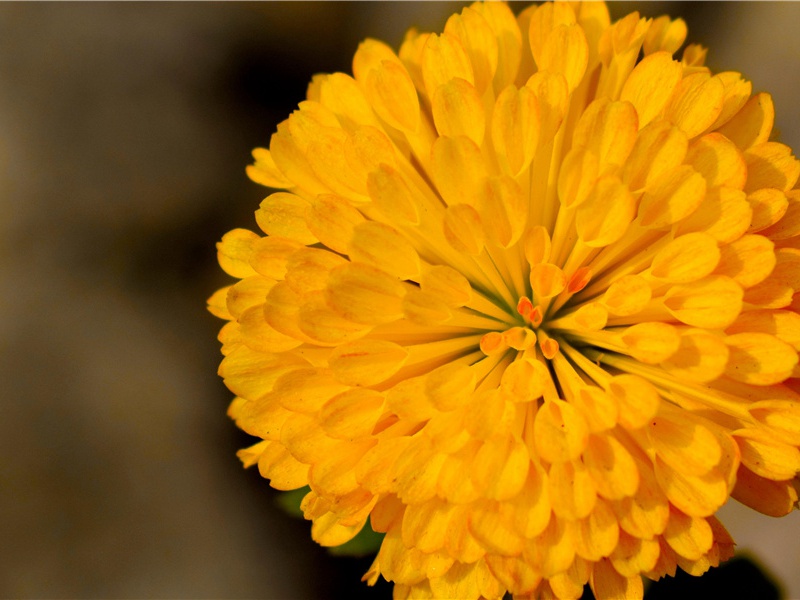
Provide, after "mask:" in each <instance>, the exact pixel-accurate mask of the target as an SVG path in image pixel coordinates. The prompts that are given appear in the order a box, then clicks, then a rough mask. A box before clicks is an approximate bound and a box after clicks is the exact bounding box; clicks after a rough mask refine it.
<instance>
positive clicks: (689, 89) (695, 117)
mask: <svg viewBox="0 0 800 600" xmlns="http://www.w3.org/2000/svg"><path fill="white" fill-rule="evenodd" d="M724 96H725V89H724V87H723V85H722V82H720V81H719V79H715V78H713V77H711V76H710V75H709V74H708V73H693V74H692V75H689V76H688V77H685V78H684V79H682V80H681V82H680V83H679V84H678V85H677V87H676V88H675V92H674V93H673V95H672V98H670V100H669V102H668V103H667V106H666V108H665V115H666V117H667V119H669V120H670V121H672V122H673V123H675V125H677V126H678V127H680V128H681V129H682V130H683V131H684V132H685V133H686V136H687V137H689V138H693V137H695V136H697V135H700V134H701V133H703V132H704V131H705V130H706V129H708V128H709V127H710V126H711V125H712V124H713V123H714V122H715V121H716V120H717V117H719V115H720V113H721V112H722V107H723V101H724Z"/></svg>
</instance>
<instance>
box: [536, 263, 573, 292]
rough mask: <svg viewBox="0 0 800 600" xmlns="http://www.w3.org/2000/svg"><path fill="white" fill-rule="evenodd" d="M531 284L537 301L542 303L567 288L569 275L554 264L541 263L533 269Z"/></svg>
mask: <svg viewBox="0 0 800 600" xmlns="http://www.w3.org/2000/svg"><path fill="white" fill-rule="evenodd" d="M530 283H531V288H532V289H533V294H534V296H535V297H536V300H537V301H542V300H544V299H545V298H552V297H553V296H557V295H558V294H560V293H561V292H562V291H563V290H564V288H566V287H567V275H566V273H564V271H562V270H561V269H559V268H558V267H557V266H555V265H554V264H552V263H541V264H538V265H536V266H534V267H533V268H532V269H531V274H530Z"/></svg>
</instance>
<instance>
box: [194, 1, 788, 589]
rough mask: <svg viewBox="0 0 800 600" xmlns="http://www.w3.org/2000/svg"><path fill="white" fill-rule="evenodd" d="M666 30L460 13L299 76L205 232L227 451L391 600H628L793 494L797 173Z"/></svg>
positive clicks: (699, 55)
mask: <svg viewBox="0 0 800 600" xmlns="http://www.w3.org/2000/svg"><path fill="white" fill-rule="evenodd" d="M686 36H687V29H686V25H685V23H684V22H683V21H682V20H680V19H677V20H673V19H670V18H669V17H659V18H657V19H648V18H643V17H641V16H640V15H639V14H638V13H632V14H629V15H627V16H626V17H624V18H622V19H620V20H619V21H616V22H613V23H612V22H611V20H610V18H609V13H608V10H607V8H606V6H605V5H604V4H602V3H599V2H586V3H579V2H570V3H566V2H565V3H561V2H559V3H555V4H552V3H546V4H542V5H539V6H530V7H528V8H525V9H523V10H522V11H521V12H520V13H519V14H517V15H515V14H514V13H513V12H512V10H511V9H510V8H509V6H507V5H506V4H504V3H501V2H487V3H480V2H479V3H475V4H472V5H470V6H469V7H467V8H464V9H463V10H462V11H461V12H460V13H459V14H455V15H453V16H451V17H450V18H449V19H448V20H447V23H446V24H445V26H444V29H443V31H442V32H439V33H423V32H419V31H416V30H411V31H409V33H408V34H407V35H406V38H405V41H404V42H403V44H402V45H401V47H400V48H399V49H398V50H397V51H395V50H393V49H392V48H389V47H388V46H387V45H385V44H383V43H381V42H379V41H377V40H372V39H370V40H366V41H364V42H363V43H362V44H361V45H360V46H359V47H358V49H357V51H356V53H355V56H354V59H353V65H352V73H353V74H352V75H349V74H345V73H334V74H330V75H317V76H315V77H314V79H313V80H312V82H311V83H310V85H309V87H308V91H307V95H306V98H305V100H304V101H302V102H300V104H299V105H298V108H297V110H295V111H294V112H293V113H292V114H291V115H290V116H289V117H288V118H287V119H286V120H285V121H283V122H282V123H281V124H279V125H278V127H277V131H276V132H275V133H274V134H273V136H272V138H271V140H270V142H269V145H268V146H269V147H268V148H259V149H257V150H255V151H254V153H253V155H254V158H255V163H254V164H253V165H251V166H250V167H248V169H247V173H248V175H249V176H250V177H251V179H253V180H254V181H255V182H257V183H260V184H262V185H265V186H266V187H269V188H271V189H272V190H273V191H271V192H270V194H269V195H268V196H267V197H266V199H265V200H264V201H263V202H262V203H261V205H260V207H259V208H258V210H257V211H256V214H255V223H256V224H257V226H258V228H259V229H260V231H258V232H255V231H250V230H246V229H236V230H234V231H232V232H230V233H228V234H226V235H225V236H224V237H223V238H222V241H221V242H220V243H219V244H218V246H217V248H218V257H219V263H220V265H221V267H222V268H223V269H224V270H225V271H226V272H227V273H228V274H229V275H231V276H232V277H233V278H235V279H236V282H235V283H233V284H232V285H230V286H228V287H226V288H224V289H222V290H219V291H218V292H216V293H215V294H214V295H213V296H212V297H211V298H210V299H209V310H210V311H211V312H212V313H213V314H215V315H216V316H218V317H220V318H222V319H225V320H226V321H227V323H226V324H225V325H224V326H223V327H222V330H221V331H220V334H219V339H220V341H221V343H222V353H223V355H224V358H223V360H222V364H221V366H220V369H219V373H220V375H221V376H222V378H223V379H224V382H225V384H226V385H227V386H228V388H229V389H230V390H231V392H232V393H233V394H234V395H235V396H236V399H235V400H234V401H233V403H232V404H231V406H230V410H229V414H230V416H231V417H232V418H233V419H234V420H235V421H236V424H237V425H238V426H239V427H240V428H241V429H243V430H244V431H245V432H247V433H248V434H250V435H252V436H254V437H255V438H257V439H258V441H257V443H255V444H254V445H253V446H251V447H250V448H247V449H245V450H242V451H241V452H240V453H239V456H240V458H241V459H242V461H243V462H244V464H245V466H251V465H258V468H259V471H260V473H261V474H262V475H263V476H264V477H265V478H267V479H268V480H269V481H270V484H271V485H272V486H273V487H274V488H277V489H279V490H295V489H300V488H304V487H306V486H307V487H308V491H307V494H306V495H305V498H304V499H303V501H302V503H301V505H300V508H301V509H302V512H303V514H304V516H305V518H306V519H308V520H310V521H312V526H311V535H312V537H313V538H314V540H316V541H317V542H318V543H319V544H321V545H323V546H339V545H342V544H345V543H347V542H348V541H350V540H352V539H353V538H354V537H355V536H357V535H358V534H359V532H361V531H362V530H364V528H368V529H371V530H373V531H374V532H377V533H379V534H382V537H379V538H377V539H378V540H379V541H378V542H377V543H376V545H375V547H374V552H375V558H374V562H373V564H372V566H371V567H370V569H369V571H368V572H367V573H366V574H365V575H364V580H365V581H366V582H367V583H368V584H370V585H371V584H374V583H375V582H376V581H377V580H378V579H379V578H380V577H383V578H384V579H386V580H388V581H391V582H393V583H394V593H395V596H396V597H398V598H408V597H425V598H432V597H436V598H464V599H474V600H477V599H479V598H488V599H498V600H499V599H501V598H503V597H504V596H505V595H506V594H507V593H510V594H511V595H512V596H513V597H515V598H531V597H533V598H553V597H555V598H561V599H567V598H577V597H580V595H581V593H582V591H583V588H584V585H586V584H588V585H590V586H591V588H592V589H593V591H594V594H595V596H596V597H598V598H636V597H639V598H641V597H642V594H643V589H644V587H643V578H648V579H659V578H661V577H664V576H667V575H674V574H675V572H676V570H677V569H678V568H680V569H682V570H684V571H686V572H688V573H690V574H692V575H700V574H702V573H703V572H705V571H707V570H708V569H709V568H711V567H714V566H717V565H718V564H719V563H720V561H723V560H725V559H727V558H729V557H730V556H731V555H732V553H733V545H734V544H733V540H732V539H731V537H730V535H729V534H728V533H727V532H726V530H725V528H724V526H723V525H722V524H721V523H720V521H719V520H718V519H717V518H716V516H715V514H716V513H717V511H718V510H719V509H720V507H721V506H722V505H723V504H725V503H726V502H727V501H728V500H729V499H730V498H733V499H735V500H737V501H739V502H741V503H743V504H745V505H747V506H749V507H751V508H752V509H754V510H756V511H759V512H761V513H764V514H767V515H771V516H782V515H785V514H787V513H789V512H790V511H791V510H793V509H794V508H796V507H797V504H798V492H799V491H800V479H799V478H798V472H799V471H800V368H799V367H798V350H800V315H798V312H797V311H798V308H799V307H800V300H798V297H797V294H798V292H800V187H799V186H798V178H799V177H800V161H798V160H797V159H796V158H795V156H794V155H793V154H792V150H791V149H790V148H789V147H787V146H785V145H783V144H781V143H780V142H779V141H777V139H776V138H775V137H774V135H773V132H772V126H773V122H774V109H773V104H772V100H771V97H770V95H769V94H768V93H765V92H761V93H757V94H755V95H754V94H753V93H752V92H753V90H752V84H751V83H750V82H749V81H747V80H746V79H745V78H743V77H742V76H741V75H740V74H739V73H735V72H724V73H713V72H712V71H711V70H710V69H709V68H707V67H706V66H704V64H703V62H704V58H705V55H706V49H704V48H702V47H700V46H697V45H689V46H686V47H685V49H684V50H683V51H680V48H681V47H682V46H683V44H684V42H685V39H686Z"/></svg>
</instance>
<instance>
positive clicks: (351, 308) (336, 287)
mask: <svg viewBox="0 0 800 600" xmlns="http://www.w3.org/2000/svg"><path fill="white" fill-rule="evenodd" d="M404 295H405V289H404V288H403V286H402V285H401V284H400V282H399V281H398V280H397V279H396V278H394V277H392V276H391V275H388V274H387V273H385V272H384V271H381V270H379V269H376V268H375V267H372V266H369V265H365V264H359V263H351V264H347V265H343V266H341V267H337V268H336V269H334V270H333V271H332V272H331V276H330V279H329V280H328V288H327V290H326V292H325V298H326V300H327V301H328V303H329V304H330V307H331V308H332V309H333V310H334V311H336V312H337V313H338V314H339V315H341V316H342V317H344V318H345V319H349V320H351V321H353V322H355V323H364V324H368V325H377V324H379V323H388V322H390V321H394V320H395V319H398V318H400V317H401V316H402V315H403V308H402V300H403V296H404Z"/></svg>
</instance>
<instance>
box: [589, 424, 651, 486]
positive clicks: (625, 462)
mask: <svg viewBox="0 0 800 600" xmlns="http://www.w3.org/2000/svg"><path fill="white" fill-rule="evenodd" d="M583 461H584V463H585V464H586V467H587V469H588V472H589V475H590V476H591V478H592V481H593V482H594V486H595V487H596V489H597V493H598V494H600V496H602V497H603V498H606V499H608V500H620V499H622V498H626V497H629V496H633V495H634V494H635V493H636V490H637V489H638V487H639V469H638V467H637V465H636V463H635V462H634V460H633V458H632V457H631V455H630V453H629V452H628V451H627V450H626V449H625V447H624V446H623V445H622V444H620V442H619V441H618V440H617V438H616V437H615V436H613V435H592V436H590V437H589V443H588V444H587V446H586V450H585V451H584V453H583Z"/></svg>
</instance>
